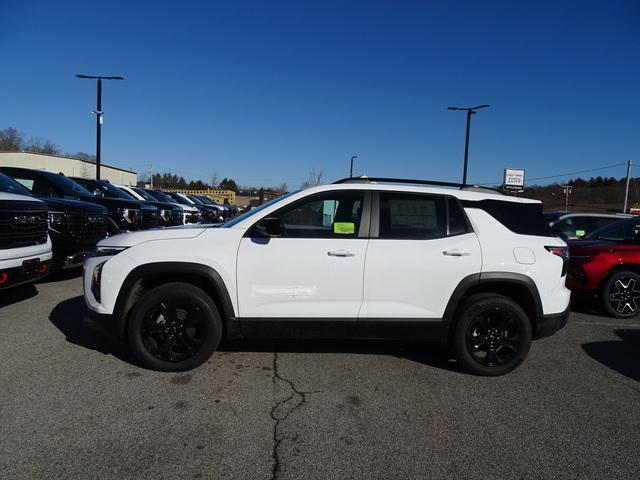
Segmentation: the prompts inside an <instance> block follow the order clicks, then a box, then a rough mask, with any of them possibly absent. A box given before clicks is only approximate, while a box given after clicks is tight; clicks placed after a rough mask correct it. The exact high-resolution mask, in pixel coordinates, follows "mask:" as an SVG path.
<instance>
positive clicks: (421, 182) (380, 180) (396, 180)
mask: <svg viewBox="0 0 640 480" xmlns="http://www.w3.org/2000/svg"><path fill="white" fill-rule="evenodd" d="M368 182H377V183H407V184H413V185H433V186H436V187H456V188H459V189H460V190H466V189H469V190H471V189H473V190H475V189H483V190H491V191H492V192H494V193H500V194H502V192H501V191H500V190H499V189H497V188H494V187H485V186H483V185H473V184H470V183H467V184H464V183H457V182H441V181H439V180H416V179H412V178H385V177H367V176H363V177H353V178H349V177H347V178H341V179H340V180H336V181H335V182H333V183H334V184H338V183H368Z"/></svg>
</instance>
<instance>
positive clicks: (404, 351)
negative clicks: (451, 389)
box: [49, 296, 463, 373]
mask: <svg viewBox="0 0 640 480" xmlns="http://www.w3.org/2000/svg"><path fill="white" fill-rule="evenodd" d="M85 308H86V307H85V305H84V300H83V298H82V296H77V297H73V298H70V299H68V300H64V301H62V302H60V303H59V304H58V305H56V306H55V307H54V309H53V310H52V311H51V313H50V314H49V321H50V322H51V323H52V324H53V325H54V326H55V327H56V328H57V329H58V330H60V331H61V332H62V333H63V334H64V336H65V338H66V340H67V341H68V342H69V343H72V344H74V345H78V346H81V347H84V348H87V349H89V350H95V351H97V352H100V353H102V354H104V355H113V356H114V357H116V358H118V359H120V360H122V361H123V362H126V363H129V364H131V365H135V366H140V364H139V362H137V360H136V359H135V357H134V356H133V355H132V354H131V353H130V352H129V350H128V349H127V347H126V346H124V345H120V344H118V343H117V342H115V341H113V340H111V339H110V338H109V337H108V336H107V335H105V334H104V333H102V332H101V331H100V330H99V328H98V327H97V326H95V325H94V324H92V323H91V322H90V321H88V320H85V318H84V313H85V311H86V310H85ZM218 351H222V352H287V353H352V354H363V355H387V356H391V357H396V358H403V359H405V360H408V361H411V362H416V363H420V364H423V365H426V366H429V367H434V368H439V369H442V370H447V371H452V372H458V373H463V370H462V369H461V368H460V367H459V366H458V364H457V363H456V362H455V361H453V360H452V359H451V355H449V351H448V349H447V348H446V346H444V345H442V344H439V343H424V342H410V341H397V340H315V339H314V340H307V339H301V340H298V339H295V340H288V339H276V340H254V339H251V340H225V341H223V342H222V343H221V344H220V346H219V348H218Z"/></svg>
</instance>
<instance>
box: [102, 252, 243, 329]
mask: <svg viewBox="0 0 640 480" xmlns="http://www.w3.org/2000/svg"><path fill="white" fill-rule="evenodd" d="M157 275H167V276H169V277H171V276H172V275H189V276H195V277H198V278H200V279H202V280H204V281H205V282H206V285H207V287H209V288H210V291H209V292H207V293H209V294H211V293H213V294H214V295H215V297H216V298H215V300H217V301H218V302H217V303H218V304H219V306H220V307H221V312H220V314H221V316H222V322H223V324H224V326H225V333H226V338H238V337H241V336H242V334H241V331H240V328H239V324H238V321H237V319H236V314H235V311H234V309H233V303H232V302H231V296H230V295H229V290H228V289H227V286H226V284H225V283H224V280H223V279H222V277H221V276H220V274H219V273H218V272H217V271H216V270H215V269H213V268H212V267H210V266H208V265H203V264H200V263H193V262H154V263H146V264H143V265H139V266H137V267H136V268H134V269H133V270H131V271H130V272H129V274H128V275H127V277H126V278H125V280H124V282H122V285H121V286H120V291H119V292H118V296H117V298H116V303H115V307H114V310H113V313H114V317H115V319H116V321H117V322H118V331H117V335H118V337H119V339H120V340H123V339H124V338H125V336H126V321H127V317H128V314H129V312H130V311H131V308H132V307H133V305H134V303H132V300H133V299H134V296H133V287H134V286H135V285H136V283H138V282H139V281H141V280H142V279H149V278H153V277H154V276H157ZM169 281H171V280H170V279H169ZM160 283H167V282H160Z"/></svg>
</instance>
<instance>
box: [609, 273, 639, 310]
mask: <svg viewBox="0 0 640 480" xmlns="http://www.w3.org/2000/svg"><path fill="white" fill-rule="evenodd" d="M602 305H603V307H604V309H605V310H606V312H607V313H608V314H609V315H611V316H612V317H615V318H630V317H634V316H636V315H637V314H638V313H640V275H638V274H637V273H635V272H631V271H626V270H624V271H620V272H616V273H614V274H612V275H611V276H610V277H609V278H608V279H607V280H606V282H605V284H604V286H603V289H602Z"/></svg>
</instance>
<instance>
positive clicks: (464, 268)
mask: <svg viewBox="0 0 640 480" xmlns="http://www.w3.org/2000/svg"><path fill="white" fill-rule="evenodd" d="M372 203H373V208H372V213H371V215H372V222H371V238H370V240H369V246H368V248H367V260H366V264H365V273H364V298H363V304H362V308H361V309H360V315H359V323H360V325H361V326H362V327H365V326H369V327H370V326H372V325H374V324H375V322H376V321H385V320H389V319H396V320H400V319H405V320H409V321H416V322H420V321H424V320H426V321H434V322H437V321H439V320H440V319H441V318H442V317H443V315H444V311H445V308H446V306H447V303H448V301H449V299H450V298H451V295H452V293H453V291H454V290H455V288H456V287H457V286H458V284H459V283H460V281H461V280H462V279H464V278H465V277H466V276H468V275H471V274H474V273H478V272H480V269H481V261H482V259H481V252H480V244H479V242H478V239H477V237H476V234H475V233H474V232H473V231H472V229H471V226H470V224H469V222H468V220H467V218H466V216H465V214H464V211H463V209H462V207H461V205H460V203H459V201H458V200H457V199H456V198H454V197H450V196H445V195H430V194H421V193H406V192H392V191H391V192H384V191H383V192H379V193H377V194H376V193H374V200H373V202H372ZM398 324H400V322H398ZM363 330H364V328H363ZM365 336H366V334H365ZM393 336H394V335H393Z"/></svg>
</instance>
